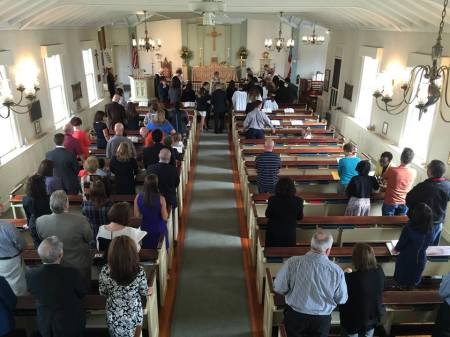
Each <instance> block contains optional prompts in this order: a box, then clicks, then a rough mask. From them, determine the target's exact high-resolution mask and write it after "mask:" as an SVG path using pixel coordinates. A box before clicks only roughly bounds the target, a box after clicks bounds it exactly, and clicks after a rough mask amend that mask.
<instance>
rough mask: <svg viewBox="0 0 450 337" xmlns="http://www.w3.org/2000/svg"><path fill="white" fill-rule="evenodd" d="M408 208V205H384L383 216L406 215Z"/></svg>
mask: <svg viewBox="0 0 450 337" xmlns="http://www.w3.org/2000/svg"><path fill="white" fill-rule="evenodd" d="M407 212H408V207H407V206H406V205H388V204H384V203H383V207H382V208H381V213H382V214H383V216H394V215H406V213H407Z"/></svg>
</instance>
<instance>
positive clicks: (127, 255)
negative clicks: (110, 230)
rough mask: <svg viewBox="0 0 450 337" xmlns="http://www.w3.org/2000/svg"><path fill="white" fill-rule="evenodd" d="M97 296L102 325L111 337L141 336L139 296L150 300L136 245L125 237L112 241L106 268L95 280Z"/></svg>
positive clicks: (141, 318)
mask: <svg viewBox="0 0 450 337" xmlns="http://www.w3.org/2000/svg"><path fill="white" fill-rule="evenodd" d="M99 292H100V294H101V295H103V296H105V297H106V321H107V324H108V330H109V333H110V336H112V337H136V336H141V333H142V323H143V320H144V317H143V308H142V300H141V297H142V296H150V295H151V293H152V289H151V288H149V287H148V283H147V276H146V274H145V270H144V268H143V267H142V266H141V265H139V255H138V252H137V250H136V245H135V244H134V242H133V240H132V239H130V238H129V237H128V236H119V237H116V238H115V239H113V240H112V242H111V245H110V249H109V251H108V264H107V265H105V266H104V267H103V268H102V271H101V273H100V277H99Z"/></svg>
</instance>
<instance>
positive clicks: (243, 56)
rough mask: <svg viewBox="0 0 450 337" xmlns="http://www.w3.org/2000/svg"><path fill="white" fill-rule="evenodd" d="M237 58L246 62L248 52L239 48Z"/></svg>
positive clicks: (243, 48)
mask: <svg viewBox="0 0 450 337" xmlns="http://www.w3.org/2000/svg"><path fill="white" fill-rule="evenodd" d="M238 56H239V58H240V59H241V60H246V59H247V57H248V50H247V48H245V47H241V48H239V50H238Z"/></svg>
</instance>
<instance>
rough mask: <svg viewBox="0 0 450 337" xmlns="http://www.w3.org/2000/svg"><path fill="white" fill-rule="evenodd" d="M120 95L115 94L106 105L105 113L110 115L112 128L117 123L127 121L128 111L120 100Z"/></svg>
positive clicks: (109, 121) (110, 126)
mask: <svg viewBox="0 0 450 337" xmlns="http://www.w3.org/2000/svg"><path fill="white" fill-rule="evenodd" d="M120 98H121V97H120V95H118V94H115V95H114V96H113V97H112V102H111V103H109V104H106V105H105V113H106V116H107V117H108V127H109V129H110V130H114V126H115V124H116V123H122V124H124V123H125V120H126V118H127V113H126V111H125V108H124V107H123V105H121V104H120V103H119V102H120Z"/></svg>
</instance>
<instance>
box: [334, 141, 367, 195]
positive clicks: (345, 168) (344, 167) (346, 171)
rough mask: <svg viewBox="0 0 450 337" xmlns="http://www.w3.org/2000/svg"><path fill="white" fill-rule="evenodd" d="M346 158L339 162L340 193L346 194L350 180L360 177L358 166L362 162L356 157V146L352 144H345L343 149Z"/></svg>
mask: <svg viewBox="0 0 450 337" xmlns="http://www.w3.org/2000/svg"><path fill="white" fill-rule="evenodd" d="M342 149H343V150H344V154H345V157H344V158H342V159H341V160H339V164H338V174H339V183H338V193H344V192H345V190H346V188H347V185H348V184H349V183H350V180H351V179H352V178H353V177H354V176H357V175H358V172H357V171H356V165H358V163H359V162H360V161H361V159H360V158H359V157H357V156H356V146H355V145H354V144H352V143H347V144H344V146H343V148H342Z"/></svg>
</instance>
